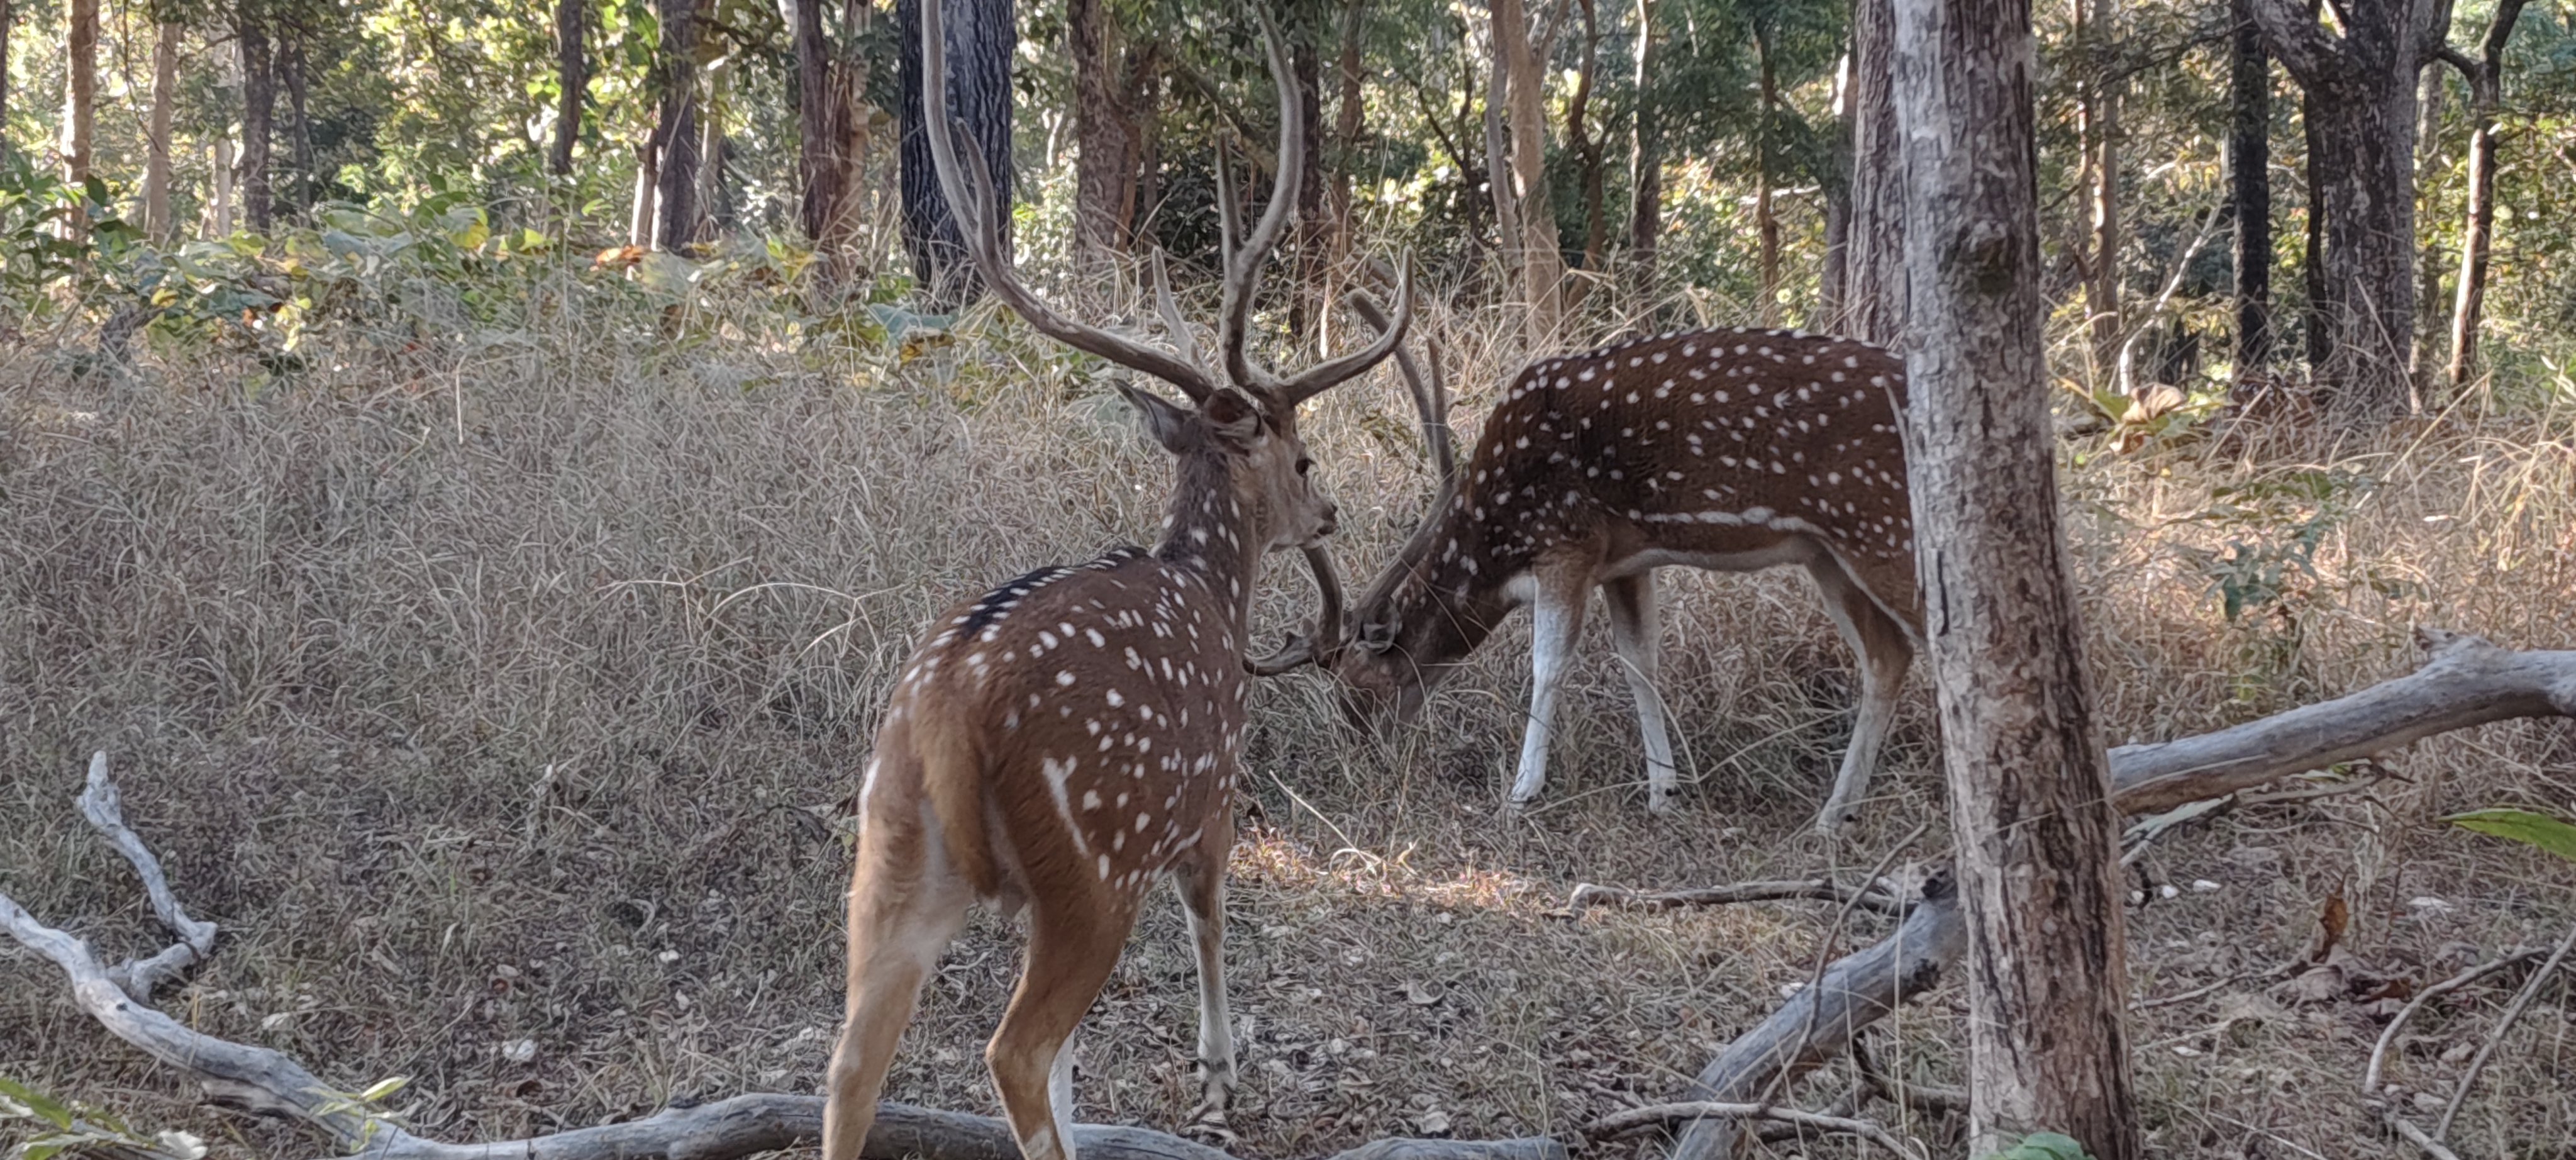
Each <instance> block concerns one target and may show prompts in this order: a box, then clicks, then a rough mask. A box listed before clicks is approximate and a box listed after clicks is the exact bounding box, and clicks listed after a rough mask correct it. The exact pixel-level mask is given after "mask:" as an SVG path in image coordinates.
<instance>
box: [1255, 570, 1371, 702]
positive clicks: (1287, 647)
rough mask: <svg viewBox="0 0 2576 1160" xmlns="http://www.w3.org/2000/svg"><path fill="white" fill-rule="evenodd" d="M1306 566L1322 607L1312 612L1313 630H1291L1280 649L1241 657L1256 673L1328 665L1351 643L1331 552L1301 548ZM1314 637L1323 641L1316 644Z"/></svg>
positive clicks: (1339, 579) (1274, 673)
mask: <svg viewBox="0 0 2576 1160" xmlns="http://www.w3.org/2000/svg"><path fill="white" fill-rule="evenodd" d="M1304 551H1305V554H1306V567H1307V568H1308V569H1310V570H1312V571H1313V572H1314V573H1315V590H1316V591H1317V592H1318V593H1320V594H1321V595H1322V596H1323V607H1322V608H1319V609H1317V610H1316V612H1315V633H1314V635H1313V636H1308V635H1306V634H1304V633H1294V632H1292V633H1290V634H1288V639H1287V640H1285V641H1282V642H1281V643H1280V645H1279V651H1277V652H1274V653H1272V654H1270V655H1269V656H1266V657H1245V658H1243V668H1244V671H1246V672H1249V673H1251V674H1252V675H1253V676H1256V677H1275V676H1278V675H1279V674H1281V673H1284V672H1288V671H1290V670H1292V669H1295V668H1297V667H1298V666H1300V665H1308V664H1314V665H1329V664H1331V663H1333V658H1335V657H1337V656H1340V655H1341V651H1342V649H1343V648H1344V647H1346V646H1347V645H1349V644H1350V633H1349V631H1348V630H1347V629H1345V628H1344V627H1343V625H1342V574H1341V572H1340V571H1339V570H1337V569H1335V568H1334V567H1333V554H1332V553H1330V552H1327V551H1325V550H1324V549H1323V548H1322V547H1321V546H1310V547H1308V548H1306V549H1304ZM1317 640H1323V641H1325V642H1326V643H1324V644H1321V645H1318V644H1317V643H1315V642H1316V641H1317Z"/></svg>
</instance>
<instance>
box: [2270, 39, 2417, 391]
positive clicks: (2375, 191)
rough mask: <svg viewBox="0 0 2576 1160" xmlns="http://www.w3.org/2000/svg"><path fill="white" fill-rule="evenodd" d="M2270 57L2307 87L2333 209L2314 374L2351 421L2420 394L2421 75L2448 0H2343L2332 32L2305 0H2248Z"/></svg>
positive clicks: (2316, 149)
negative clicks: (2321, 347) (2321, 353)
mask: <svg viewBox="0 0 2576 1160" xmlns="http://www.w3.org/2000/svg"><path fill="white" fill-rule="evenodd" d="M2248 3H2249V7H2250V8H2251V10H2252V12H2253V15H2254V18H2255V21H2256V22H2257V23H2258V24H2260V25H2261V26H2262V28H2263V39H2264V42H2265V43H2266V44H2267V45H2268V46H2269V47H2270V48H2271V50H2272V56H2273V58H2274V59H2276V60H2279V61H2280V62H2281V64H2282V66H2283V67H2285V68H2287V69H2289V70H2290V73H2291V75H2293V76H2296V77H2297V78H2299V84H2300V85H2301V86H2302V87H2303V88H2304V89H2305V90H2306V91H2307V96H2308V101H2307V110H2308V118H2309V123H2310V145H2311V151H2312V154H2313V156H2312V157H2311V161H2310V165H2311V174H2312V178H2311V179H2312V181H2313V182H2314V183H2315V184H2317V185H2320V186H2322V189H2320V190H2315V191H2312V192H2311V196H2312V197H2316V196H2318V195H2320V194H2321V195H2322V202H2323V207H2324V210H2325V226H2324V237H2323V241H2324V243H2325V261H2324V263H2323V271H2322V274H2323V286H2322V290H2323V294H2322V299H2323V302H2322V309H2323V319H2324V322H2325V324H2326V328H2327V331H2328V333H2329V341H2328V349H2327V350H2326V351H2325V359H2324V363H2323V365H2322V366H2321V367H2320V368H2319V372H2318V377H2319V378H2320V379H2322V380H2323V381H2324V383H2325V385H2326V387H2327V389H2328V391H2329V392H2330V393H2329V396H2328V399H2327V411H2328V414H2330V415H2331V416H2333V417H2334V418H2335V420H2336V421H2337V422H2338V423H2340V424H2341V425H2344V426H2347V427H2360V426H2369V425H2374V424H2378V423H2384V422H2386V421H2387V420H2388V419H2390V418H2392V417H2394V416H2396V415H2398V414H2399V413H2401V412H2404V411H2406V410H2407V409H2408V408H2409V407H2410V406H2412V405H2414V403H2415V401H2416V400H2415V398H2414V392H2413V390H2412V384H2411V383H2410V382H2409V380H2408V378H2407V374H2406V368H2407V365H2408V363H2409V361H2410V360H2409V356H2408V351H2409V349H2410V348H2411V346H2412V344H2413V339H2414V334H2415V290H2416V286H2415V261H2414V258H2415V172H2414V159H2415V111H2416V109H2415V84H2416V72H2417V69H2418V67H2419V66H2420V65H2421V64H2422V63H2423V61H2424V59H2425V56H2426V49H2427V47H2428V45H2427V42H2426V40H2425V36H2426V33H2427V31H2428V26H2429V24H2430V23H2431V22H2432V20H2431V18H2432V17H2433V16H2434V15H2435V13H2436V11H2437V9H2438V10H2440V11H2447V8H2442V7H2441V6H2442V4H2443V3H2444V0H2379V2H2377V3H2368V4H2362V3H2354V4H2347V5H2343V6H2341V7H2339V8H2338V9H2337V14H2338V16H2339V18H2340V23H2341V27H2342V34H2341V35H2336V34H2334V33H2331V32H2328V31H2327V30H2326V27H2325V26H2324V25H2323V24H2320V23H2319V22H2318V21H2317V19H2316V18H2315V16H2314V15H2313V14H2312V13H2311V12H2310V11H2308V9H2307V6H2306V5H2305V4H2302V3H2300V2H2299V0H2248Z"/></svg>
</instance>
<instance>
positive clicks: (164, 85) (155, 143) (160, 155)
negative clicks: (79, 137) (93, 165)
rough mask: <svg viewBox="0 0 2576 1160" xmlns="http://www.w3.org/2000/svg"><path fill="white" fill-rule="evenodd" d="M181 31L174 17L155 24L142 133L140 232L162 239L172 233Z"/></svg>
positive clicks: (154, 238)
mask: <svg viewBox="0 0 2576 1160" xmlns="http://www.w3.org/2000/svg"><path fill="white" fill-rule="evenodd" d="M184 34H185V29H184V26H182V25H181V24H179V23H178V22H177V21H172V20H164V21H161V22H160V23H159V24H157V25H155V26H154V29H153V35H152V113H151V117H150V119H149V120H148V121H146V122H145V124H144V137H143V232H144V233H145V234H146V235H148V236H150V237H151V239H152V240H153V241H154V242H161V243H166V242H168V241H169V240H170V237H171V234H172V233H173V223H172V222H171V221H170V110H171V106H172V105H173V104H175V103H176V101H177V99H178V88H179V38H180V37H181V36H182V35H184Z"/></svg>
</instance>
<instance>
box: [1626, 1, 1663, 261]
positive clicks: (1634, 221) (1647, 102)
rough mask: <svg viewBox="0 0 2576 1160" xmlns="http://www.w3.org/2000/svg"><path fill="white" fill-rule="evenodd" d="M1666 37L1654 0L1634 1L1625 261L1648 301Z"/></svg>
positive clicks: (1659, 194)
mask: <svg viewBox="0 0 2576 1160" xmlns="http://www.w3.org/2000/svg"><path fill="white" fill-rule="evenodd" d="M1663 45H1664V38H1663V35H1662V34H1661V32H1660V31H1658V30H1657V28H1656V26H1655V0H1637V50H1636V51H1637V56H1636V61H1637V69H1636V76H1635V77H1634V78H1633V79H1634V84H1635V89H1634V91H1635V92H1636V94H1637V96H1636V100H1637V111H1636V116H1635V123H1634V125H1633V126H1632V127H1631V128H1630V130H1629V133H1630V144H1629V167H1628V262H1629V266H1630V268H1631V269H1632V270H1634V271H1635V272H1636V283H1637V289H1638V291H1639V292H1640V294H1641V295H1642V296H1643V297H1645V298H1646V299H1647V300H1648V302H1650V303H1651V302H1652V300H1653V298H1654V295H1655V247H1656V243H1657V242H1658V241H1659V240H1660V239H1661V236H1662V234H1663V216H1664V214H1663V201H1664V132H1663V118H1662V110H1661V108H1660V104H1659V102H1660V98H1659V97H1658V96H1657V94H1656V93H1655V91H1654V82H1655V79H1656V77H1657V76H1658V75H1659V74H1660V71H1661V69H1662V67H1663Z"/></svg>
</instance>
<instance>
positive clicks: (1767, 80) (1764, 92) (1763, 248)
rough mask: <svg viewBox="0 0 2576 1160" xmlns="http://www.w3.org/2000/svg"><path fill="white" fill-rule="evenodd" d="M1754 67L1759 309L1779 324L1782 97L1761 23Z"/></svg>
mask: <svg viewBox="0 0 2576 1160" xmlns="http://www.w3.org/2000/svg"><path fill="white" fill-rule="evenodd" d="M1753 56H1754V67H1755V69H1756V71H1757V72H1758V73H1759V80H1758V87H1757V92H1756V96H1757V99H1758V101H1759V105H1758V106H1757V108H1756V110H1755V112H1754V115H1753V234H1754V238H1755V243H1756V245H1757V246H1758V247H1759V249H1758V251H1757V256H1756V261H1755V268H1756V269H1757V270H1758V271H1759V272H1760V274H1761V278H1762V305H1761V309H1760V310H1759V311H1757V312H1756V317H1757V321H1759V322H1760V323H1761V325H1763V326H1766V327H1767V326H1778V325H1780V215H1779V213H1778V212H1777V211H1775V210H1774V209H1772V207H1771V112H1772V110H1773V109H1774V108H1775V107H1777V106H1778V104H1779V100H1780V85H1779V81H1778V79H1777V77H1776V75H1775V74H1774V72H1773V71H1772V67H1771V37H1770V34H1769V31H1768V30H1767V29H1765V28H1764V27H1763V26H1762V24H1761V23H1760V22H1758V21H1757V22H1755V24H1754V25H1753Z"/></svg>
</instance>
